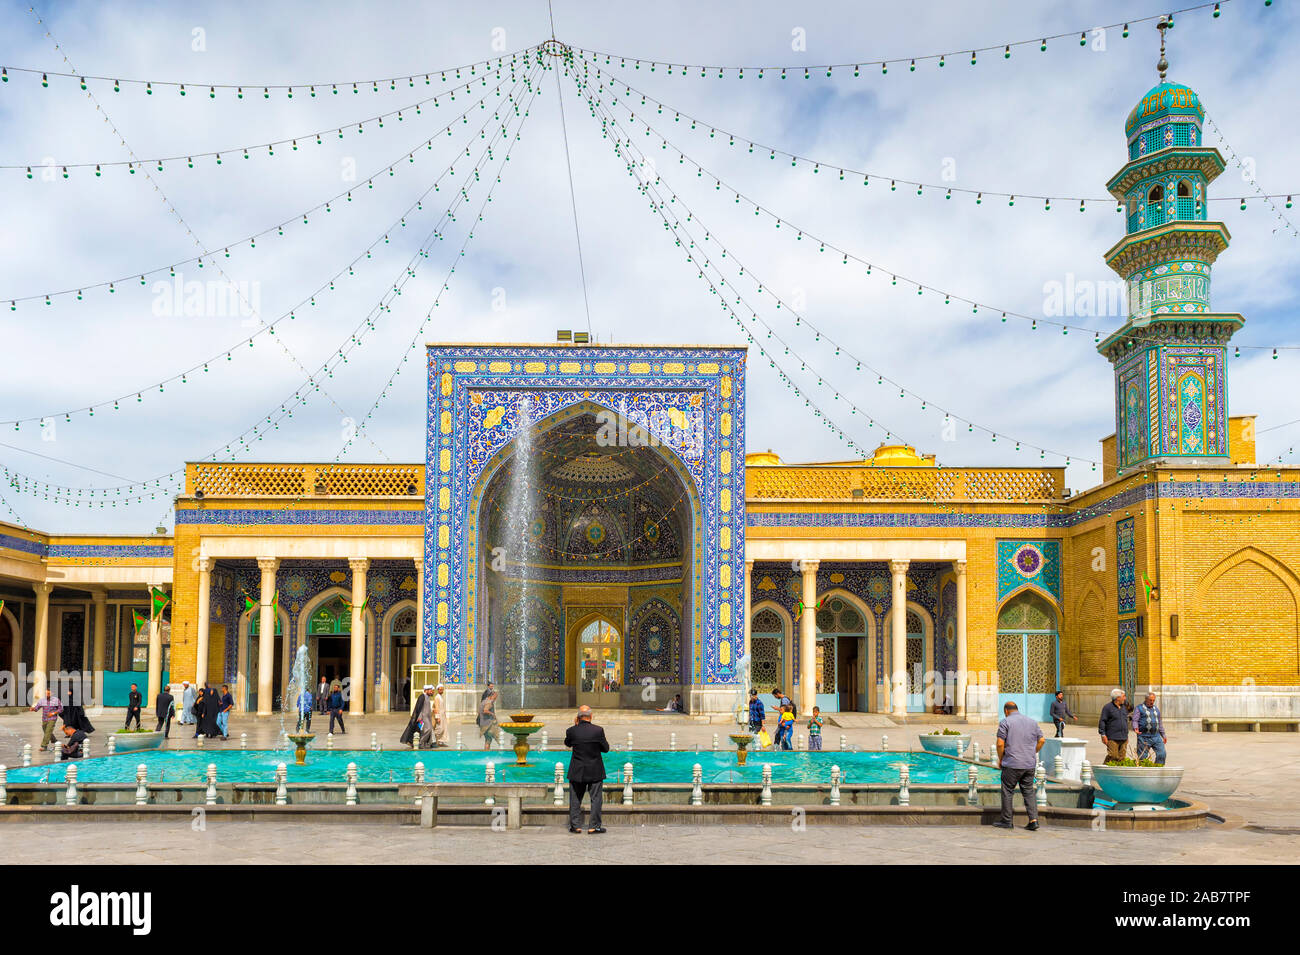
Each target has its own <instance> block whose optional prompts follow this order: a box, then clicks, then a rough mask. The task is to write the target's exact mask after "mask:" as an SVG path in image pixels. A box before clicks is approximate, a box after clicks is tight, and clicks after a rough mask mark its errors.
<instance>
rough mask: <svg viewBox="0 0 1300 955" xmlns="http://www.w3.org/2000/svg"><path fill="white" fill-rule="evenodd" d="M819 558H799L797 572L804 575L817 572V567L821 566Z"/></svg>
mask: <svg viewBox="0 0 1300 955" xmlns="http://www.w3.org/2000/svg"><path fill="white" fill-rule="evenodd" d="M821 563H822V562H821V561H820V560H801V561H799V572H800V573H801V574H803V575H804V576H807V575H808V574H815V573H817V568H818V567H820V566H821Z"/></svg>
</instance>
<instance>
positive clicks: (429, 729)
mask: <svg viewBox="0 0 1300 955" xmlns="http://www.w3.org/2000/svg"><path fill="white" fill-rule="evenodd" d="M434 699H435V697H434V689H433V684H431V683H426V684H425V685H424V691H423V692H422V693H421V694H420V696H419V698H418V699H417V700H416V701H415V709H414V710H412V711H411V718H410V719H409V720H408V721H407V723H406V729H404V730H403V731H402V735H401V736H399V737H398V742H399V743H401V744H402V745H403V746H410V745H411V741H412V740H414V739H416V737H419V740H420V749H430V748H431V747H432V746H433V730H434V725H433V723H434V715H433V701H434Z"/></svg>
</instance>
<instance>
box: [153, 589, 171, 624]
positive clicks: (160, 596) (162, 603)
mask: <svg viewBox="0 0 1300 955" xmlns="http://www.w3.org/2000/svg"><path fill="white" fill-rule="evenodd" d="M149 597H150V598H151V600H152V603H153V606H152V608H151V609H150V613H149V616H151V617H161V616H162V612H163V611H164V610H166V609H167V605H168V604H169V603H171V602H172V601H171V598H170V597H168V596H167V594H166V592H165V591H163V589H162V588H161V587H150V588H149Z"/></svg>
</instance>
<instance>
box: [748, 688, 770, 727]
mask: <svg viewBox="0 0 1300 955" xmlns="http://www.w3.org/2000/svg"><path fill="white" fill-rule="evenodd" d="M766 716H767V709H766V708H765V707H764V706H763V701H762V700H760V699H759V698H758V690H757V689H754V688H753V687H751V688H750V690H749V731H750V732H751V733H753V734H754V735H755V736H757V735H758V731H759V730H761V729H762V728H763V719H764V718H765V717H766Z"/></svg>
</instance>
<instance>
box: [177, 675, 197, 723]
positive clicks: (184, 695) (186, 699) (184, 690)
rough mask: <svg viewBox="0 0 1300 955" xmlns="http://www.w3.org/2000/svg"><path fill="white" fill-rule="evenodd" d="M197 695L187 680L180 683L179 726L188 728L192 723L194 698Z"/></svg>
mask: <svg viewBox="0 0 1300 955" xmlns="http://www.w3.org/2000/svg"><path fill="white" fill-rule="evenodd" d="M195 696H197V694H196V693H195V692H194V687H193V686H191V685H190V681H189V680H182V681H181V725H182V726H189V725H190V724H191V723H193V722H194V698H195Z"/></svg>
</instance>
